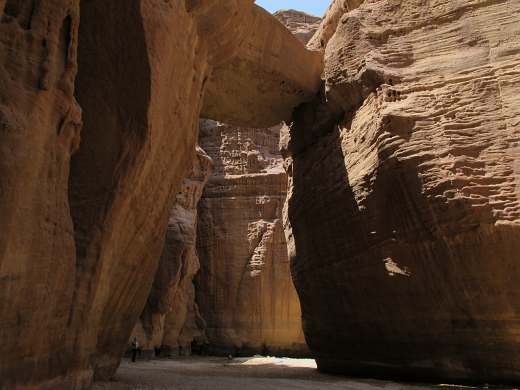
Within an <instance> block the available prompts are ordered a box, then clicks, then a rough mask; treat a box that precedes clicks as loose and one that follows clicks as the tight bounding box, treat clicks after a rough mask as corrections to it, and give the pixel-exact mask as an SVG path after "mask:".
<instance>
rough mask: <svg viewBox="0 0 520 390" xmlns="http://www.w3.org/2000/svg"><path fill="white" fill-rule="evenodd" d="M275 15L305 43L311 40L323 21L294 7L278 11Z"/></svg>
mask: <svg viewBox="0 0 520 390" xmlns="http://www.w3.org/2000/svg"><path fill="white" fill-rule="evenodd" d="M273 15H274V17H275V18H276V19H278V20H279V21H280V22H282V24H283V25H284V26H285V27H287V29H288V30H289V31H290V32H291V33H292V34H293V35H294V36H295V37H296V38H298V39H299V40H300V41H301V42H302V43H304V44H307V42H309V40H310V39H311V38H312V36H313V35H314V34H315V33H316V30H318V28H319V27H320V23H321V18H319V17H317V16H313V15H309V14H307V13H305V12H301V11H296V10H294V9H289V10H281V11H277V12H275V13H274V14H273Z"/></svg>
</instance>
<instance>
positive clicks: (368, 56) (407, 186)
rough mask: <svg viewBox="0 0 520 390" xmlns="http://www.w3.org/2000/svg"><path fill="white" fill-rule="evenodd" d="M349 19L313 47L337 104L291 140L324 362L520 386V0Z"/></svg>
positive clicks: (364, 371)
mask: <svg viewBox="0 0 520 390" xmlns="http://www.w3.org/2000/svg"><path fill="white" fill-rule="evenodd" d="M340 3H342V2H341V1H338V2H337V3H335V4H337V5H338V6H339V5H340ZM426 3H427V4H426ZM336 9H337V8H336V7H332V8H331V11H330V12H335V11H334V10H336ZM333 18H334V19H336V20H338V21H339V22H338V23H337V24H336V28H335V33H334V35H331V34H330V30H329V29H328V28H327V26H326V24H327V23H328V21H330V20H331V16H330V15H329V16H328V17H326V18H325V21H324V26H325V27H324V28H322V30H320V31H321V32H318V35H317V36H316V37H315V39H314V40H317V41H318V42H319V41H320V39H323V42H328V44H327V45H326V54H325V73H324V79H325V82H326V87H325V91H324V94H323V95H322V96H321V97H318V98H316V100H315V102H314V103H312V104H307V105H303V106H302V107H301V108H300V109H298V111H297V112H296V114H295V117H294V121H293V122H292V123H291V124H290V126H289V127H288V128H286V129H285V134H284V136H283V139H284V142H283V149H284V154H285V156H286V166H287V170H288V172H289V175H290V186H289V198H288V203H287V209H286V210H287V213H286V218H288V219H287V220H286V222H287V226H286V233H287V237H288V243H289V249H290V258H291V264H292V274H293V278H294V280H295V285H296V289H297V290H298V293H299V296H300V300H301V304H302V312H303V323H304V328H305V334H306V338H307V341H308V343H309V347H310V348H311V350H312V352H313V353H314V355H315V356H316V358H317V362H318V366H319V368H320V369H321V370H324V371H329V372H337V373H345V374H360V375H369V376H375V375H384V376H388V377H397V376H402V377H406V378H413V379H417V380H421V381H425V380H442V381H444V383H449V382H454V381H471V382H519V381H520V354H519V353H518V352H519V347H518V345H519V341H520V338H519V337H520V336H519V334H520V326H519V324H520V307H519V306H518V302H520V284H519V283H518V281H519V280H520V262H519V261H518V260H519V254H520V190H519V188H520V187H519V184H520V169H519V167H520V149H519V146H518V145H519V141H520V110H519V107H520V104H519V103H520V99H519V95H518V90H519V87H520V39H519V38H520V23H519V20H520V3H518V2H517V1H513V0H509V1H508V0H505V1H503V0H502V1H498V0H496V1H493V0H489V1H488V0H470V1H444V0H433V1H428V2H423V1H419V0H417V1H415V0H414V1H391V0H370V1H365V3H364V4H363V5H361V6H360V7H359V8H358V9H357V10H353V11H351V12H347V10H344V12H341V16H338V15H334V17H333ZM320 34H321V36H320ZM329 39H330V40H329Z"/></svg>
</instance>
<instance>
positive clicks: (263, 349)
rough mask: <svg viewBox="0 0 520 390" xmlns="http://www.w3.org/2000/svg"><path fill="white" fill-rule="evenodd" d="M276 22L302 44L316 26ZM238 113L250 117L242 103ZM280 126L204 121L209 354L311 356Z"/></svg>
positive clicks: (203, 290) (203, 286)
mask: <svg viewBox="0 0 520 390" xmlns="http://www.w3.org/2000/svg"><path fill="white" fill-rule="evenodd" d="M274 16H275V17H276V18H277V19H278V20H279V21H280V22H281V23H282V24H285V25H286V27H287V28H288V29H289V31H290V32H291V33H293V34H294V35H295V36H296V37H297V38H298V39H300V41H302V43H307V42H308V40H309V39H310V37H311V36H312V35H313V34H314V32H315V31H316V30H317V29H318V27H319V21H320V18H317V17H314V16H311V15H308V14H305V13H303V12H299V11H294V10H288V11H279V12H277V13H275V14H274ZM277 24H278V25H279V23H277ZM281 28H283V27H282V26H281V25H279V26H278V27H277V28H276V30H275V31H278V30H280V29H281ZM284 31H285V33H287V31H286V30H284ZM226 87H227V88H228V86H226ZM236 108H237V109H238V110H242V109H246V110H247V103H246V104H245V105H242V104H239V105H238V106H237V107H236ZM280 127H281V126H275V127H271V128H254V129H253V128H240V127H236V126H230V125H225V124H222V123H215V122H212V121H203V122H202V126H201V135H200V142H201V145H202V146H203V148H204V149H205V150H207V151H208V153H209V154H210V155H211V157H212V158H213V160H214V161H215V164H216V166H215V171H214V173H213V175H212V177H211V179H210V181H209V183H208V186H207V188H206V189H205V192H204V196H203V199H202V201H201V204H200V210H201V213H200V226H199V231H200V237H198V248H199V252H200V254H201V272H200V275H199V276H198V278H197V301H198V302H199V303H200V309H201V314H202V316H203V318H204V319H205V322H206V325H207V328H206V336H207V342H208V347H209V351H208V352H213V353H225V354H228V353H239V354H251V353H264V354H266V353H272V354H273V353H274V354H286V355H287V354H290V355H300V356H301V355H304V354H307V353H308V349H307V346H306V344H305V340H304V338H303V333H302V326H301V311H300V307H299V302H298V297H297V295H296V293H295V290H294V286H293V283H292V280H291V276H290V270H289V262H288V258H287V250H286V242H285V237H284V235H283V228H282V222H281V221H282V209H283V203H284V200H285V196H286V188H287V176H286V174H285V172H284V170H283V159H282V157H281V154H280V152H279V150H278V143H279V132H280Z"/></svg>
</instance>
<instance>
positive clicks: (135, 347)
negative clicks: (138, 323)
mask: <svg viewBox="0 0 520 390" xmlns="http://www.w3.org/2000/svg"><path fill="white" fill-rule="evenodd" d="M137 352H139V342H138V341H137V337H134V341H132V362H135V358H136V357H137Z"/></svg>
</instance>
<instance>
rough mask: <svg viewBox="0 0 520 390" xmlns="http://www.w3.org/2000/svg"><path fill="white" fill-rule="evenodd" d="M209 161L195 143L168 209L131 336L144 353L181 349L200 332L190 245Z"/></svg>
mask: <svg viewBox="0 0 520 390" xmlns="http://www.w3.org/2000/svg"><path fill="white" fill-rule="evenodd" d="M212 165H213V163H212V160H211V158H210V157H209V156H208V155H207V154H206V153H205V152H204V151H203V150H202V149H201V148H199V147H197V154H196V156H195V159H194V161H193V166H192V167H191V169H190V170H189V172H188V174H187V175H186V177H185V178H184V180H183V182H182V187H181V190H180V191H179V192H178V194H177V196H176V202H175V205H174V206H173V208H172V210H171V212H170V217H169V220H168V228H167V230H166V239H165V245H164V249H163V252H162V255H161V258H160V260H159V267H158V269H157V273H156V275H155V279H154V283H153V286H152V290H151V292H150V295H149V297H148V300H147V302H146V306H145V308H144V310H143V313H142V314H141V317H140V321H139V322H138V323H137V325H136V327H135V329H134V332H133V334H132V336H131V337H130V339H131V340H133V337H137V339H138V341H139V342H140V345H141V348H142V349H143V350H144V351H145V353H146V352H148V351H149V353H155V349H156V348H159V349H160V351H161V352H162V353H164V354H168V355H169V354H179V353H180V354H186V353H189V352H190V350H191V342H192V341H193V339H194V338H196V337H199V338H201V337H202V336H203V330H204V322H203V319H202V317H201V316H200V314H199V310H198V306H197V304H196V303H195V287H194V285H193V277H194V276H195V274H196V273H197V272H198V270H199V268H200V265H199V259H198V256H197V251H196V248H195V244H196V232H197V205H198V202H199V199H200V197H201V196H202V191H203V188H204V185H205V184H206V181H207V179H208V177H209V175H210V173H211V170H212ZM201 341H203V340H201Z"/></svg>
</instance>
